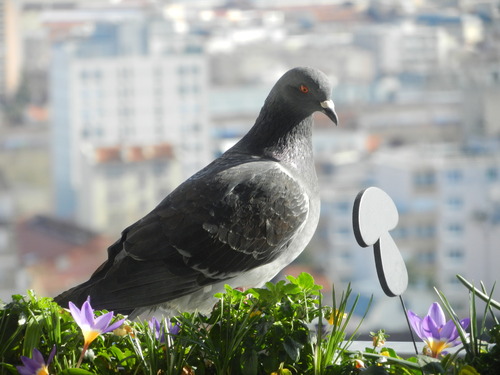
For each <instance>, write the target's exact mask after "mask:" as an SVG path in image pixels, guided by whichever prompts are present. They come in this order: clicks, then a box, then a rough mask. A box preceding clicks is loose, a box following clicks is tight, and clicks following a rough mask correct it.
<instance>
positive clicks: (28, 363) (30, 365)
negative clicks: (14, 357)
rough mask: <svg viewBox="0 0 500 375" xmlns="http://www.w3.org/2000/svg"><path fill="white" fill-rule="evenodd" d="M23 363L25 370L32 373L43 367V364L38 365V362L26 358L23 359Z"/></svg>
mask: <svg viewBox="0 0 500 375" xmlns="http://www.w3.org/2000/svg"><path fill="white" fill-rule="evenodd" d="M21 362H22V363H23V365H24V368H26V369H27V370H28V371H30V372H31V373H35V372H36V371H37V370H38V369H39V368H40V367H42V365H43V363H38V362H37V361H36V360H34V359H32V358H29V357H25V356H22V357H21Z"/></svg>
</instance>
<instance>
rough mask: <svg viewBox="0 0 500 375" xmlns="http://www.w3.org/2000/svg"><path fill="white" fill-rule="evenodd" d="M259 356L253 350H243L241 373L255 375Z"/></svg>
mask: <svg viewBox="0 0 500 375" xmlns="http://www.w3.org/2000/svg"><path fill="white" fill-rule="evenodd" d="M258 366H259V358H258V356H257V352H256V351H255V350H250V351H248V352H245V353H244V354H243V356H242V369H241V374H242V375H257V373H258Z"/></svg>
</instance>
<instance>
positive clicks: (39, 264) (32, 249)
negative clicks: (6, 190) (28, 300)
mask: <svg viewBox="0 0 500 375" xmlns="http://www.w3.org/2000/svg"><path fill="white" fill-rule="evenodd" d="M15 233H16V237H17V244H18V255H19V258H20V261H21V265H22V267H23V268H24V269H25V271H26V273H27V277H28V287H29V288H30V289H34V290H35V291H36V293H37V294H38V295H40V296H45V297H52V296H55V295H57V294H58V293H60V292H62V291H64V290H66V289H69V288H71V287H73V286H75V285H76V284H78V283H81V282H83V281H86V280H87V279H88V278H89V277H90V275H91V274H92V273H93V272H94V271H95V270H96V269H97V267H99V266H100V265H101V263H102V262H104V260H105V259H106V258H107V253H106V251H105V249H106V248H107V247H108V246H109V245H110V244H111V243H112V242H111V241H110V239H109V238H107V237H105V236H102V235H100V234H97V233H95V232H93V231H91V230H88V229H86V228H83V227H80V226H77V225H75V224H72V223H69V222H68V221H67V220H60V219H56V218H53V217H49V216H45V215H36V216H33V217H30V218H28V219H26V220H23V221H21V222H20V223H18V224H17V225H16V230H15ZM23 292H24V291H20V293H23Z"/></svg>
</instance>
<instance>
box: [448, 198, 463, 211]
mask: <svg viewBox="0 0 500 375" xmlns="http://www.w3.org/2000/svg"><path fill="white" fill-rule="evenodd" d="M446 206H447V207H448V208H449V209H451V210H460V209H462V208H463V206H464V200H463V199H462V198H461V197H449V198H448V199H447V200H446Z"/></svg>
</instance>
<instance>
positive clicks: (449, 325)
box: [440, 320, 458, 342]
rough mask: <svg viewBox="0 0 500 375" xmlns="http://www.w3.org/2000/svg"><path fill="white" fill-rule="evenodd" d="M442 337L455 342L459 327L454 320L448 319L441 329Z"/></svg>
mask: <svg viewBox="0 0 500 375" xmlns="http://www.w3.org/2000/svg"><path fill="white" fill-rule="evenodd" d="M440 334H441V339H442V340H446V341H448V342H453V341H454V340H455V339H456V338H457V337H458V331H457V327H456V326H455V323H453V320H448V321H447V322H446V324H445V325H444V326H443V327H442V328H441V331H440Z"/></svg>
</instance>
